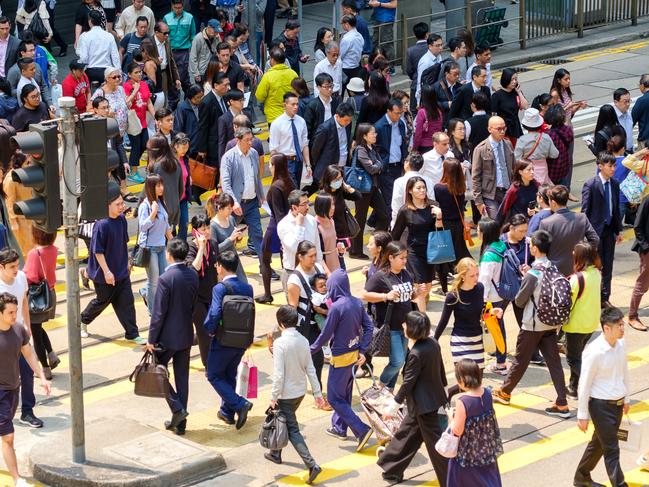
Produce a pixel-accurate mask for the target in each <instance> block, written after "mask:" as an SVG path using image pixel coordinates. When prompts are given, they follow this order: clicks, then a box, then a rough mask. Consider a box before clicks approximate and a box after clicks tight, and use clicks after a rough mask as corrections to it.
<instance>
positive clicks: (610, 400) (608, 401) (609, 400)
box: [590, 397, 624, 406]
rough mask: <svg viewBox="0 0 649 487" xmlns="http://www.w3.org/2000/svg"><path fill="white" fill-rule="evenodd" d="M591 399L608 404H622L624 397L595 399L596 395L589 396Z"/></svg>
mask: <svg viewBox="0 0 649 487" xmlns="http://www.w3.org/2000/svg"><path fill="white" fill-rule="evenodd" d="M590 400H591V401H599V402H603V403H605V404H608V405H610V406H624V398H622V399H597V398H596V397H591V398H590Z"/></svg>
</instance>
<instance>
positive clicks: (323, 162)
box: [304, 102, 354, 195]
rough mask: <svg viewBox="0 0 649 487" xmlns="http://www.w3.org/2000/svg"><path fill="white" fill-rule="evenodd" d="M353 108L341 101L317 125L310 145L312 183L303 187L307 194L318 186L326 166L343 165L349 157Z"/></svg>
mask: <svg viewBox="0 0 649 487" xmlns="http://www.w3.org/2000/svg"><path fill="white" fill-rule="evenodd" d="M353 116H354V108H353V107H352V106H351V105H350V104H349V103H346V102H345V103H341V104H340V105H338V108H336V113H335V115H334V116H333V117H331V118H330V119H329V120H327V121H326V122H325V123H323V124H322V125H320V127H318V130H317V131H316V133H315V136H314V138H313V141H312V145H311V160H312V161H313V164H314V166H313V184H311V185H310V186H308V187H307V188H304V190H305V191H307V192H308V193H309V195H311V194H313V193H315V192H316V191H317V190H318V188H319V187H320V179H322V175H323V174H324V172H325V169H326V168H327V166H331V165H334V164H336V165H338V166H339V167H343V166H345V165H346V164H347V160H348V158H349V147H350V146H351V143H352V117H353Z"/></svg>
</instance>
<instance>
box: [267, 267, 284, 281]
mask: <svg viewBox="0 0 649 487" xmlns="http://www.w3.org/2000/svg"><path fill="white" fill-rule="evenodd" d="M270 279H271V280H272V281H279V280H281V279H282V277H281V276H280V275H279V274H278V273H277V272H275V271H274V270H272V269H271V270H270Z"/></svg>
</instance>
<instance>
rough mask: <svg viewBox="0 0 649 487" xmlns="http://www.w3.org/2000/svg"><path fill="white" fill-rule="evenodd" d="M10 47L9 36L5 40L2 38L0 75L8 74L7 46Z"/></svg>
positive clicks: (0, 45)
mask: <svg viewBox="0 0 649 487" xmlns="http://www.w3.org/2000/svg"><path fill="white" fill-rule="evenodd" d="M8 47H9V37H7V38H6V39H5V40H4V41H3V40H2V39H0V59H2V61H1V62H0V76H2V77H4V76H6V72H7V69H5V68H6V66H5V64H6V63H7V48H8Z"/></svg>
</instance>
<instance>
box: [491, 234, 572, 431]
mask: <svg viewBox="0 0 649 487" xmlns="http://www.w3.org/2000/svg"><path fill="white" fill-rule="evenodd" d="M551 242H552V237H551V236H550V234H549V233H548V232H546V231H544V230H538V231H536V232H534V234H532V238H531V242H530V252H531V253H532V255H533V256H534V258H535V259H536V262H534V266H533V267H532V268H531V269H530V270H528V271H527V273H526V274H525V276H524V277H523V281H522V282H521V288H520V290H519V291H518V294H517V295H516V298H515V300H514V302H515V303H516V306H519V307H521V308H525V310H524V311H523V326H522V327H521V330H520V332H519V333H518V339H517V340H516V352H515V354H514V358H513V360H512V366H511V368H510V369H509V373H508V374H507V377H506V378H505V382H504V383H503V385H502V386H501V387H500V388H498V389H495V390H494V391H493V396H494V399H495V400H496V401H498V402H499V403H501V404H505V405H508V404H509V403H510V400H511V393H512V391H513V390H514V388H515V387H516V385H517V384H518V383H519V382H520V380H521V379H522V378H523V374H525V371H526V370H527V367H528V366H529V364H530V359H531V358H532V355H533V354H534V351H535V350H536V349H537V347H538V348H540V350H541V353H542V354H543V358H544V359H545V362H546V363H547V365H548V369H549V371H550V376H551V377H552V383H553V385H554V389H555V390H556V392H557V399H556V401H555V403H554V404H553V405H552V406H551V407H549V408H546V409H545V412H546V413H547V414H549V415H550V416H558V417H560V418H563V419H568V418H570V417H571V413H570V409H569V408H568V401H566V380H565V378H564V376H563V369H562V368H561V358H560V357H559V347H558V344H557V328H556V327H554V326H550V325H546V324H545V323H543V322H542V321H541V319H540V316H539V314H538V313H537V304H536V303H539V301H540V296H541V287H542V286H541V282H542V280H543V277H544V274H545V272H548V271H549V270H551V269H552V268H554V270H555V271H556V270H557V269H556V267H555V266H554V265H553V264H552V263H551V262H550V260H549V259H548V257H547V254H548V251H549V249H550V244H551Z"/></svg>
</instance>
